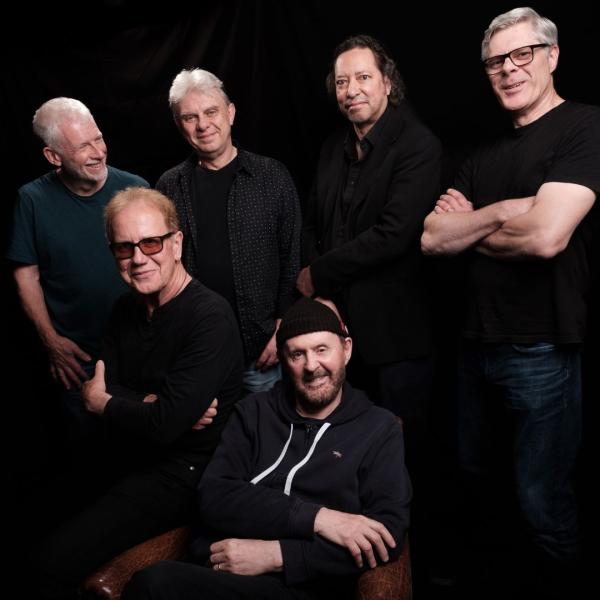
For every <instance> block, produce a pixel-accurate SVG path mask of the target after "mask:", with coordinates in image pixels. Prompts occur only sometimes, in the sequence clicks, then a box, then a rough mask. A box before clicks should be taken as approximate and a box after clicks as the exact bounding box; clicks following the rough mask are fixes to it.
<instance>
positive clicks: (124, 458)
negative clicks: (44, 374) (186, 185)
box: [40, 188, 243, 600]
mask: <svg viewBox="0 0 600 600" xmlns="http://www.w3.org/2000/svg"><path fill="white" fill-rule="evenodd" d="M106 232H107V237H108V239H109V240H110V241H111V244H110V247H111V250H112V252H113V254H114V256H115V259H116V261H117V264H118V268H119V271H120V273H121V277H122V278H123V280H124V281H125V282H126V283H127V284H128V285H129V286H130V287H131V289H132V293H130V294H126V295H125V296H123V297H121V298H120V299H119V300H118V301H117V303H116V304H115V309H114V311H113V314H112V317H111V320H110V323H109V326H108V334H107V337H106V339H105V343H104V350H103V358H104V361H98V363H97V365H96V371H95V375H94V377H93V378H92V379H90V380H89V381H88V382H86V383H85V384H84V386H83V392H82V394H83V398H84V400H85V403H86V406H87V408H88V410H89V411H91V412H92V413H94V414H96V415H98V416H99V417H100V418H101V419H102V421H103V422H104V423H105V425H106V427H107V428H109V430H110V433H111V437H110V440H111V443H110V446H109V447H108V448H106V450H105V452H104V454H103V459H104V462H103V465H102V466H103V471H105V472H106V476H107V482H108V485H105V486H103V488H102V490H101V491H100V493H99V494H98V495H97V496H96V497H95V498H94V500H93V502H92V503H91V504H88V505H87V506H86V507H85V508H84V509H83V510H82V511H81V512H79V513H78V514H76V516H74V517H72V518H71V519H69V520H68V521H67V522H65V523H63V524H62V525H61V526H60V527H58V529H57V530H56V531H55V532H54V533H53V535H52V536H50V537H49V538H48V539H47V540H46V541H45V543H44V545H43V548H42V551H41V553H40V560H41V568H40V576H41V581H40V596H41V597H42V598H48V599H49V598H53V599H55V600H58V599H59V598H61V599H67V598H75V597H76V591H77V586H78V584H79V583H80V582H81V580H82V579H84V578H85V577H86V576H87V575H89V573H90V572H92V571H93V570H94V569H95V568H97V567H99V566H100V565H101V564H103V563H105V562H106V561H108V560H109V559H110V558H112V557H114V556H116V555H117V554H119V553H121V552H123V551H124V550H126V549H127V548H130V547H132V546H135V545H136V544H138V543H141V542H143V541H145V540H147V539H149V538H151V537H154V536H155V535H159V534H160V533H163V532H165V531H167V530H168V529H171V528H173V527H178V526H180V525H183V524H187V523H190V522H191V519H192V517H193V515H194V514H195V510H194V509H195V504H196V502H195V499H196V485H197V483H198V480H199V478H200V475H201V474H202V471H203V470H204V467H205V466H206V464H207V462H208V460H209V458H210V457H211V455H212V453H213V451H214V449H215V447H216V445H217V443H218V441H219V437H220V433H221V430H222V428H223V426H224V424H225V421H226V420H227V417H228V416H229V413H230V411H231V409H232V407H233V404H234V403H235V402H236V401H237V399H238V398H239V394H240V391H241V382H242V367H243V363H242V348H241V342H240V339H239V332H238V329H237V324H236V321H235V316H234V315H233V312H232V311H231V308H230V307H229V305H228V304H227V302H225V301H224V300H223V298H221V297H220V296H219V295H218V294H215V293H214V292H212V291H211V290H209V289H208V288H206V287H205V286H203V285H202V284H200V283H199V282H198V281H196V280H194V279H192V277H190V275H189V274H188V273H187V272H186V270H185V268H184V267H183V265H182V263H181V251H182V250H181V249H182V241H183V239H182V234H181V231H179V226H178V223H177V214H176V212H175V207H174V206H173V204H172V202H171V201H170V200H169V199H168V198H165V196H163V195H162V194H161V193H160V192H157V191H156V190H148V189H145V188H128V189H126V190H124V191H122V192H119V193H118V194H117V195H116V196H115V197H114V198H113V199H112V200H111V202H110V203H109V204H108V206H107V207H106ZM215 398H217V400H218V413H217V414H216V418H214V421H212V422H211V419H212V417H214V416H215V411H214V404H215V403H214V399H215ZM211 406H212V407H213V408H212V409H211V408H210V407H211ZM205 425H208V426H207V427H204V426H205Z"/></svg>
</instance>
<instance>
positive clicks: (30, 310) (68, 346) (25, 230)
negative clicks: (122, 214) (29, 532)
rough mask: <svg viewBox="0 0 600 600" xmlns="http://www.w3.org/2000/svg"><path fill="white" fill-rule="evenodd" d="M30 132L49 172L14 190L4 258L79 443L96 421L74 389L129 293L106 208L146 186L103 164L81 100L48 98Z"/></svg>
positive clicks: (99, 141)
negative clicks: (108, 233)
mask: <svg viewBox="0 0 600 600" xmlns="http://www.w3.org/2000/svg"><path fill="white" fill-rule="evenodd" d="M33 130H34V132H35V134H36V135H37V136H38V137H39V138H40V139H41V140H42V141H43V143H44V149H43V153H44V156H45V157H46V159H47V160H48V162H49V163H50V164H51V165H52V166H53V167H55V169H54V170H52V171H50V172H49V173H46V174H45V175H43V176H42V177H40V178H38V179H36V180H34V181H32V182H30V183H28V184H26V185H24V186H23V187H21V189H20V190H19V192H18V200H17V205H16V208H15V213H14V224H13V232H12V239H11V242H10V245H9V249H8V252H7V258H8V259H9V260H11V261H13V262H14V263H15V270H14V276H15V280H16V283H17V290H18V293H19V297H20V300H21V304H22V306H23V309H24V311H25V313H26V314H27V316H28V317H29V319H31V321H32V323H33V324H34V326H35V328H36V330H37V333H38V335H39V337H40V340H41V341H42V343H43V344H44V346H45V347H46V349H47V351H48V356H49V360H50V371H51V373H52V376H53V377H54V379H55V380H57V381H59V382H61V383H62V385H64V387H65V388H66V392H64V393H63V394H62V396H63V399H64V402H65V408H66V412H67V415H68V421H67V427H68V432H69V436H70V437H71V438H73V441H74V440H84V439H86V436H87V434H88V433H89V428H90V427H93V424H92V419H91V417H90V415H89V414H88V413H87V412H86V411H85V409H84V407H83V404H82V403H81V397H80V395H79V388H80V386H81V383H82V381H84V380H86V379H87V378H88V376H89V375H90V373H91V372H92V371H93V364H94V360H96V359H97V358H98V355H99V350H100V339H101V336H102V334H103V330H104V327H105V325H106V322H107V320H108V316H109V314H110V310H111V308H112V305H113V302H114V301H115V299H116V298H117V297H118V296H119V295H121V294H122V293H123V292H124V291H125V290H126V287H125V286H124V284H123V282H122V281H121V280H120V278H119V274H118V272H117V270H116V268H115V265H114V262H113V260H112V258H111V256H110V252H109V251H108V248H107V246H106V239H105V237H104V230H103V224H102V211H103V210H104V207H105V206H106V204H107V203H108V201H109V200H110V199H111V197H112V196H113V194H114V193H115V192H117V191H119V190H122V189H124V188H125V187H127V186H132V185H138V186H146V187H148V183H147V182H146V181H144V180H143V179H142V178H141V177H138V176H136V175H132V174H130V173H126V172H124V171H120V170H118V169H115V168H113V167H109V166H107V164H106V153H107V150H106V143H105V141H104V138H103V136H102V132H101V131H100V130H99V129H98V126H97V125H96V122H95V121H94V117H93V116H92V114H91V113H90V111H89V110H88V108H87V107H86V106H85V105H84V104H82V103H81V102H80V101H79V100H74V99H72V98H53V99H52V100H48V101H47V102H45V103H44V104H42V106H40V108H39V109H38V110H37V111H36V113H35V115H34V117H33Z"/></svg>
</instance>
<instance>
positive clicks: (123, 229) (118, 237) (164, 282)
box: [111, 200, 183, 305]
mask: <svg viewBox="0 0 600 600" xmlns="http://www.w3.org/2000/svg"><path fill="white" fill-rule="evenodd" d="M168 231H169V229H168V226H167V224H166V222H165V218H164V216H163V214H162V213H161V212H160V211H159V210H158V209H157V208H156V207H155V206H152V205H150V204H148V203H146V202H144V201H143V200H139V201H134V202H131V203H130V204H128V205H127V206H126V207H125V208H123V209H122V210H120V211H119V212H118V213H117V214H116V215H115V216H114V218H113V221H112V225H111V241H112V242H133V243H134V244H135V243H137V242H139V241H140V240H142V239H144V238H150V237H156V236H162V235H164V234H165V233H168ZM182 238H183V235H182V233H181V232H180V231H178V232H176V233H175V234H174V235H172V236H170V237H168V238H166V239H165V240H164V241H163V247H162V250H161V251H160V252H158V253H157V254H152V255H146V254H144V253H143V252H142V251H141V250H140V248H139V247H137V246H136V247H135V249H134V253H133V256H132V257H131V258H126V259H121V260H117V266H118V268H119V271H120V273H121V277H122V278H123V280H124V281H125V282H126V283H127V285H129V286H130V287H131V288H132V289H134V290H135V291H136V292H138V293H139V294H142V295H144V296H148V297H150V299H151V300H152V303H153V304H155V305H161V304H164V303H165V302H166V301H167V300H168V299H169V298H172V297H173V296H174V295H175V292H176V291H177V289H178V287H179V286H180V285H181V281H182V277H181V274H182V273H181V271H182V269H183V267H182V266H181V263H180V259H181V242H182Z"/></svg>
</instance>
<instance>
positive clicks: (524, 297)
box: [422, 8, 600, 594]
mask: <svg viewBox="0 0 600 600" xmlns="http://www.w3.org/2000/svg"><path fill="white" fill-rule="evenodd" d="M558 55H559V48H558V45H557V29H556V26H555V25H554V23H552V22H551V21H550V20H548V19H546V18H543V17H541V16H540V15H538V14H537V13H536V12H535V11H534V10H532V9H530V8H517V9H514V10H512V11H510V12H508V13H505V14H502V15H500V16H498V17H496V18H495V19H494V20H493V21H492V23H491V24H490V27H489V28H488V30H487V31H486V32H485V36H484V39H483V44H482V58H483V66H484V69H485V71H486V73H487V76H488V78H489V81H490V84H491V86H492V90H493V91H494V94H495V95H496V97H497V99H498V101H499V102H500V104H501V105H502V107H503V108H504V109H505V110H507V111H508V112H509V114H510V116H511V118H512V124H513V128H512V130H510V131H507V132H506V133H505V134H504V135H503V136H502V137H500V138H499V139H497V140H495V141H494V142H492V143H490V144H487V145H485V146H483V147H482V148H481V149H479V150H478V152H476V153H475V154H474V155H473V156H472V157H471V158H470V159H469V160H467V162H466V163H465V165H464V166H463V168H462V170H461V172H460V174H459V176H458V178H457V181H456V184H455V187H454V188H453V189H449V190H448V191H447V192H446V193H445V194H443V195H442V196H441V197H440V199H439V201H438V202H437V205H436V207H435V209H434V211H433V212H432V213H431V214H430V215H429V216H428V217H427V219H426V220H425V232H424V234H423V237H422V248H423V251H424V252H425V253H427V254H456V253H459V252H464V251H467V252H469V257H470V267H469V268H470V270H469V283H468V285H469V287H468V309H467V322H466V326H465V330H464V337H465V341H464V344H463V348H462V352H461V357H460V364H459V385H460V389H459V407H460V409H459V417H460V419H459V452H460V462H461V467H462V469H463V471H464V474H465V475H466V477H467V481H468V482H469V483H470V484H471V486H472V488H471V489H472V490H473V491H474V492H475V493H476V494H481V492H482V491H483V489H484V484H485V482H486V479H487V480H489V464H488V462H487V458H488V457H489V454H490V452H491V450H492V443H491V440H492V439H493V436H492V431H493V428H494V427H495V425H496V423H497V422H498V418H497V417H498V416H496V417H495V418H494V416H493V415H494V409H496V410H499V411H501V412H503V413H504V415H505V418H506V419H508V422H509V425H510V431H511V433H510V435H511V438H510V443H511V446H512V448H511V450H512V460H513V472H514V479H515V484H516V494H517V497H518V501H519V506H520V509H521V511H522V514H523V515H524V518H525V520H526V523H527V526H528V529H529V532H530V537H531V540H532V542H533V546H534V547H535V549H536V550H535V556H537V559H538V564H537V565H535V564H533V563H532V562H531V561H530V562H528V563H527V564H528V565H531V569H530V570H531V573H532V574H533V575H534V576H538V577H540V578H541V579H542V580H546V581H547V582H550V585H549V586H548V587H550V588H553V590H554V591H555V592H557V593H558V594H561V593H563V592H564V590H562V591H561V587H560V585H554V583H553V582H556V581H557V579H558V583H559V584H560V583H567V582H568V581H569V580H570V579H573V580H574V579H575V578H574V577H573V576H572V574H571V570H572V567H574V566H575V565H576V563H577V560H578V554H579V532H578V523H577V510H576V501H575V495H574V490H573V487H572V483H571V480H570V478H571V474H572V469H573V466H574V463H575V459H576V456H577V451H578V449H579V445H580V439H581V380H580V372H581V344H582V342H583V340H584V335H585V317H586V307H585V296H586V293H587V291H588V290H589V284H590V266H589V260H590V242H591V232H592V228H593V227H594V224H595V223H597V207H596V206H595V204H594V201H595V199H596V195H597V193H598V190H599V189H600V169H599V165H600V109H598V108H597V107H591V106H585V105H581V104H576V103H574V102H569V101H565V100H563V99H562V98H561V97H560V96H559V95H558V93H557V91H556V89H555V87H554V82H553V74H554V71H555V69H556V67H557V64H558ZM478 504H479V507H480V508H481V507H482V506H486V504H485V501H483V500H481V497H479V502H478ZM472 514H475V512H474V513H472Z"/></svg>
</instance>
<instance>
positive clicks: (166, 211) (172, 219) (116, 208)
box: [104, 187, 179, 242]
mask: <svg viewBox="0 0 600 600" xmlns="http://www.w3.org/2000/svg"><path fill="white" fill-rule="evenodd" d="M134 202H141V203H143V204H146V205H148V206H151V207H152V208H155V209H156V210H158V211H159V212H160V213H161V214H162V216H163V217H164V219H165V224H166V226H167V229H168V230H169V231H179V220H178V219H177V210H176V209H175V205H174V204H173V202H171V200H169V198H167V197H166V196H165V195H164V194H161V193H160V192H159V191H157V190H151V189H148V188H143V187H128V188H125V189H124V190H121V191H120V192H117V193H116V194H115V195H114V196H113V197H112V200H111V201H110V202H109V203H108V204H107V205H106V207H105V208H104V228H105V230H106V237H107V238H108V240H109V241H111V242H112V241H114V240H113V237H112V229H113V223H114V220H115V218H116V216H117V215H118V214H119V213H120V212H121V211H122V210H123V209H124V208H127V207H128V206H129V205H131V204H133V203H134Z"/></svg>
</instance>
